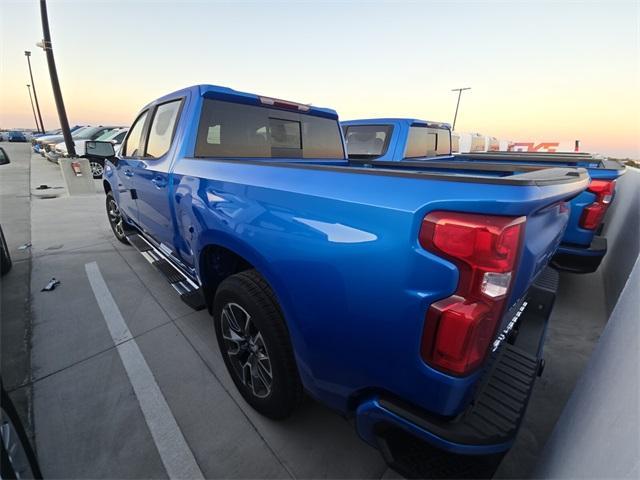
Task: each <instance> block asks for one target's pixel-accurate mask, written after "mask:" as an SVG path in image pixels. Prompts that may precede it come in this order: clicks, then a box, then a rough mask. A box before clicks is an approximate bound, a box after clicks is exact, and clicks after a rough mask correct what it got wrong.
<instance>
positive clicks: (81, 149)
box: [56, 127, 129, 178]
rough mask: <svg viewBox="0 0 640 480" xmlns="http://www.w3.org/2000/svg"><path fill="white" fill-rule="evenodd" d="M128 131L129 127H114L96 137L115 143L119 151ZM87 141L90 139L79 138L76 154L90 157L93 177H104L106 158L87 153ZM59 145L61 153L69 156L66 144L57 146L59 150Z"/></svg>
mask: <svg viewBox="0 0 640 480" xmlns="http://www.w3.org/2000/svg"><path fill="white" fill-rule="evenodd" d="M128 131H129V128H128V127H127V128H125V127H121V128H114V129H113V130H109V131H107V132H104V133H103V134H102V135H100V136H99V137H98V138H96V141H99V142H111V143H112V144H113V148H114V150H115V151H116V153H117V152H118V150H119V148H120V145H121V144H122V142H123V140H124V137H125V136H126V135H127V132H128ZM87 141H88V140H77V141H75V142H74V143H75V146H76V155H78V156H79V157H86V158H88V159H89V164H90V165H91V172H92V173H93V178H102V174H103V173H104V158H97V157H95V156H93V155H87V148H86V145H87ZM58 147H59V148H60V153H61V154H62V155H64V156H67V147H66V145H65V144H64V143H61V144H60V145H58V146H56V150H58Z"/></svg>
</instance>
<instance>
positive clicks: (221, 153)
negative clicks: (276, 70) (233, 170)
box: [195, 99, 345, 159]
mask: <svg viewBox="0 0 640 480" xmlns="http://www.w3.org/2000/svg"><path fill="white" fill-rule="evenodd" d="M195 156H196V157H214V158H220V157H222V158H224V157H230V158H234V157H235V158H294V159H295V158H302V159H313V158H317V159H344V158H345V156H344V149H343V146H342V136H341V135H340V127H339V125H338V120H337V119H331V118H324V117H319V116H315V115H312V114H302V113H298V112H293V111H286V110H279V109H275V108H269V107H262V106H254V105H245V104H241V103H233V102H227V101H223V100H215V99H205V100H204V104H203V107H202V115H201V117H200V123H199V126H198V137H197V141H196V149H195Z"/></svg>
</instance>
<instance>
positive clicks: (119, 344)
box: [84, 262, 204, 479]
mask: <svg viewBox="0 0 640 480" xmlns="http://www.w3.org/2000/svg"><path fill="white" fill-rule="evenodd" d="M84 268H85V270H86V272H87V277H88V278H89V283H90V284H91V289H92V290H93V294H94V295H95V297H96V300H97V301H98V306H99V307H100V311H101V312H102V316H103V317H104V320H105V322H106V323H107V327H108V328H109V332H110V333H111V338H113V342H114V343H115V345H116V349H117V350H118V354H119V355H120V359H121V360H122V364H123V365H124V368H125V370H126V372H127V376H128V377H129V381H130V382H131V385H132V387H133V391H134V392H135V394H136V398H137V399H138V403H139V404H140V408H141V409H142V413H143V414H144V418H145V421H146V422H147V426H148V427H149V431H150V432H151V436H152V437H153V441H154V442H155V444H156V448H157V449H158V453H159V454H160V458H161V459H162V463H163V464H164V468H165V469H166V470H167V474H168V475H169V478H184V479H187V478H189V479H191V478H193V479H203V478H204V475H203V474H202V471H201V470H200V467H198V464H197V462H196V459H195V458H194V456H193V453H192V452H191V449H190V448H189V445H188V444H187V441H186V440H185V438H184V436H183V435H182V431H181V430H180V427H179V426H178V423H177V422H176V419H175V417H174V416H173V414H172V413H171V409H170V408H169V405H168V404H167V401H166V399H165V398H164V396H163V395H162V392H161V391H160V387H158V384H157V383H156V380H155V378H154V376H153V373H151V369H150V368H149V365H147V362H146V360H145V359H144V357H143V356H142V352H141V351H140V348H138V344H137V343H136V341H135V340H134V339H133V337H132V335H131V332H130V331H129V327H127V324H126V322H125V321H124V318H122V314H121V313H120V309H119V308H118V305H117V304H116V302H115V300H114V299H113V297H112V296H111V292H110V291H109V288H108V287H107V284H106V283H105V281H104V278H102V274H101V273H100V269H99V268H98V264H97V263H96V262H91V263H87V264H85V266H84Z"/></svg>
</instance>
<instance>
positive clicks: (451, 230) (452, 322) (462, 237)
mask: <svg viewBox="0 0 640 480" xmlns="http://www.w3.org/2000/svg"><path fill="white" fill-rule="evenodd" d="M524 222H525V217H517V218H514V217H502V216H489V215H477V214H470V213H457V212H432V213H430V214H428V215H427V216H426V217H425V218H424V220H423V222H422V227H421V229H420V244H421V245H422V246H423V247H424V248H425V249H427V250H429V251H430V252H433V253H436V254H438V255H441V256H443V257H445V258H447V259H448V260H450V261H452V262H453V263H455V264H456V266H457V267H458V270H459V275H460V277H459V281H458V289H457V290H456V293H455V295H452V296H451V297H449V298H445V299H444V300H440V301H439V302H436V303H433V304H432V305H431V307H430V308H429V310H428V312H427V317H426V320H425V327H424V332H423V335H422V346H421V353H422V357H423V359H424V360H425V361H426V362H427V363H429V364H430V365H432V366H434V367H436V368H438V369H440V370H444V371H446V372H449V373H453V374H456V375H465V374H468V373H470V372H471V371H473V370H474V369H475V368H477V367H478V366H479V365H480V364H481V363H482V362H483V360H484V358H485V357H486V354H487V351H488V349H489V345H490V344H491V342H492V340H493V337H494V335H495V331H496V329H497V327H498V325H499V323H500V318H501V316H502V313H503V310H504V306H505V301H506V299H507V296H508V293H509V291H510V287H511V280H512V278H513V276H514V273H515V272H514V269H515V267H516V261H517V259H518V255H519V252H520V243H521V240H522V237H523V230H524Z"/></svg>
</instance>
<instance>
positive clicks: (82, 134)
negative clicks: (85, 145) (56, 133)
mask: <svg viewBox="0 0 640 480" xmlns="http://www.w3.org/2000/svg"><path fill="white" fill-rule="evenodd" d="M101 129H102V127H87V128H85V129H83V130H82V131H81V130H78V131H77V132H78V135H75V134H72V135H71V136H72V137H73V138H75V139H76V140H91V137H93V135H95V133H96V132H97V131H98V130H101ZM74 133H75V132H74Z"/></svg>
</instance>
